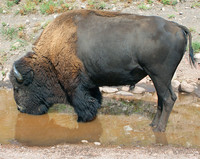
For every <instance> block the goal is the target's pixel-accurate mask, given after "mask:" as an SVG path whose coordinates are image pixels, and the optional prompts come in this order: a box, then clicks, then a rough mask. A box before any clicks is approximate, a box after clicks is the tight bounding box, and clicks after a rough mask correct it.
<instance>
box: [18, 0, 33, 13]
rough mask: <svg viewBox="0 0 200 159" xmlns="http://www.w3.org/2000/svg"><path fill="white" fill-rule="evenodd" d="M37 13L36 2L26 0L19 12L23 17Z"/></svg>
mask: <svg viewBox="0 0 200 159" xmlns="http://www.w3.org/2000/svg"><path fill="white" fill-rule="evenodd" d="M35 12H36V2H32V1H30V0H26V2H25V4H24V5H23V6H22V7H21V8H20V10H19V13H20V14H21V15H26V14H29V13H35Z"/></svg>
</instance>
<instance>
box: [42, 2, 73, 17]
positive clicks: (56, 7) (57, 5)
mask: <svg viewBox="0 0 200 159" xmlns="http://www.w3.org/2000/svg"><path fill="white" fill-rule="evenodd" d="M71 8H72V7H71ZM69 9H70V7H69V5H68V4H67V3H65V1H63V0H59V1H53V0H49V1H45V2H44V3H41V5H40V13H42V14H53V13H61V12H65V11H67V10H69Z"/></svg>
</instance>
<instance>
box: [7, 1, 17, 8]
mask: <svg viewBox="0 0 200 159" xmlns="http://www.w3.org/2000/svg"><path fill="white" fill-rule="evenodd" d="M6 5H7V7H8V8H10V7H13V6H14V5H15V2H14V1H9V0H7V1H6Z"/></svg>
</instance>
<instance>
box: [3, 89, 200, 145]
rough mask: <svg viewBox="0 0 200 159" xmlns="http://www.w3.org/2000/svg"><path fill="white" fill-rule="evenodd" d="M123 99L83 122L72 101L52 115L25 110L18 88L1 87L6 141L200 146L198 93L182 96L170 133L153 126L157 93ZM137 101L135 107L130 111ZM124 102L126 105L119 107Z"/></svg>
mask: <svg viewBox="0 0 200 159" xmlns="http://www.w3.org/2000/svg"><path fill="white" fill-rule="evenodd" d="M121 98H122V97H120V100H119V97H118V98H116V99H115V100H108V102H104V104H103V107H102V109H101V110H100V112H99V114H98V116H97V118H96V119H95V120H94V121H92V122H89V123H77V122H76V115H75V113H74V112H73V109H72V108H71V107H70V106H64V105H56V106H55V107H53V108H52V109H51V110H50V111H49V113H48V114H45V115H41V116H33V115H27V114H22V113H19V112H18V111H17V107H16V104H15V101H14V99H13V92H12V91H11V90H0V143H1V144H22V145H29V146H49V145H55V144H61V143H81V141H82V140H87V141H88V142H100V143H101V144H102V145H119V146H123V145H125V146H132V145H133V146H138V145H139V146H149V145H154V144H163V145H166V144H169V145H175V146H183V147H197V148H200V99H199V98H198V97H196V96H192V95H179V96H178V100H177V102H176V104H175V106H174V109H173V111H172V113H171V115H170V119H169V123H168V126H167V130H166V132H165V133H153V131H152V130H151V127H150V126H149V124H150V122H151V120H152V119H151V118H152V114H154V112H155V110H156V107H155V105H156V96H155V95H154V94H149V93H148V94H145V95H140V96H138V95H137V96H136V97H129V98H126V99H124V100H122V99H121ZM105 100H107V99H106V98H105ZM132 105H134V107H133V108H131V109H133V110H134V111H133V112H131V111H130V110H129V109H130V107H131V106H132ZM140 106H141V108H142V109H140ZM115 107H116V108H115ZM120 107H121V110H118V111H113V110H116V109H118V108H120ZM143 107H144V108H143ZM111 108H113V109H111ZM146 108H147V109H146ZM143 112H145V113H143Z"/></svg>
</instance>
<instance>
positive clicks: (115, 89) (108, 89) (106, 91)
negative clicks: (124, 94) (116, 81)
mask: <svg viewBox="0 0 200 159" xmlns="http://www.w3.org/2000/svg"><path fill="white" fill-rule="evenodd" d="M101 90H102V91H103V92H104V93H115V92H117V91H118V89H117V88H113V87H102V88H101Z"/></svg>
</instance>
